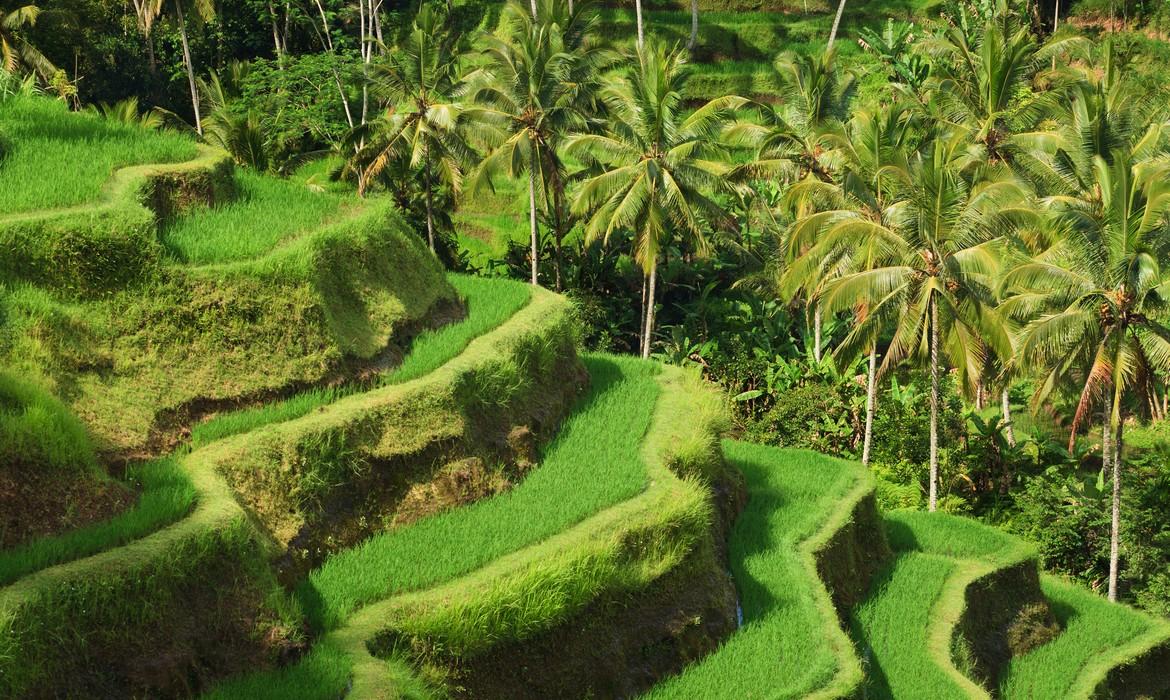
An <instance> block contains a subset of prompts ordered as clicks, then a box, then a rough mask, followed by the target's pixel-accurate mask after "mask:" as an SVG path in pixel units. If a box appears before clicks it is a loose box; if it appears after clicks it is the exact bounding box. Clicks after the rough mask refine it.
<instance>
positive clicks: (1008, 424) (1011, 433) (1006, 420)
mask: <svg viewBox="0 0 1170 700" xmlns="http://www.w3.org/2000/svg"><path fill="white" fill-rule="evenodd" d="M1002 399H1003V430H1004V432H1005V433H1007V442H1008V444H1009V445H1011V446H1012V447H1015V446H1016V429H1015V427H1014V426H1012V401H1011V397H1010V396H1008V388H1007V387H1006V386H1005V387H1004V388H1003V395H1002Z"/></svg>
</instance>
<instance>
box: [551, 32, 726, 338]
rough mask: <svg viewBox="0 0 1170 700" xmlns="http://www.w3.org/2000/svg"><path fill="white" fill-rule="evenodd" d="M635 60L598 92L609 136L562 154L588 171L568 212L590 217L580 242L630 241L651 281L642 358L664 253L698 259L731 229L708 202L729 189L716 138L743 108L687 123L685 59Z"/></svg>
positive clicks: (660, 49)
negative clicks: (676, 247)
mask: <svg viewBox="0 0 1170 700" xmlns="http://www.w3.org/2000/svg"><path fill="white" fill-rule="evenodd" d="M637 59H638V60H637V64H636V65H634V66H630V67H629V68H627V69H626V71H625V72H624V74H622V75H621V76H620V77H619V78H617V79H616V80H615V81H614V82H613V83H612V84H611V85H609V86H608V87H606V89H605V90H604V92H603V94H602V97H603V99H604V100H605V103H606V105H607V107H608V108H609V112H610V117H611V119H610V123H609V128H608V129H607V132H606V133H604V134H580V135H576V136H573V137H571V138H570V139H569V140H568V141H567V142H566V151H567V152H568V153H570V154H572V155H574V156H577V157H579V158H581V159H582V160H583V161H584V162H585V163H586V164H587V165H589V166H592V167H593V168H594V172H595V174H593V175H592V176H591V177H588V178H587V179H585V180H584V181H583V182H582V183H581V186H580V188H579V190H578V193H577V198H576V200H575V201H574V203H573V211H574V213H577V214H581V215H585V214H590V217H589V220H588V222H587V224H586V228H585V234H586V238H587V239H589V240H595V239H598V238H601V239H604V240H606V241H608V239H609V238H610V236H611V235H612V234H613V233H614V232H623V231H632V232H633V234H634V237H635V258H636V259H637V261H638V262H639V263H640V264H641V265H642V269H643V272H644V273H645V275H646V276H647V278H648V281H649V282H648V284H649V287H648V299H647V304H646V314H645V317H646V323H645V328H644V331H643V337H642V343H641V352H642V356H643V357H649V356H650V346H651V338H652V337H653V334H654V298H655V294H656V283H657V277H658V263H659V259H660V257H661V254H662V251H663V250H664V249H665V248H666V247H667V246H669V245H670V244H671V243H672V242H673V241H674V240H676V238H677V239H685V240H686V241H687V242H688V243H690V245H692V246H693V247H694V249H696V250H698V251H699V252H704V251H705V250H706V248H707V246H708V238H707V227H709V226H720V225H724V224H727V223H728V222H727V215H726V213H725V212H724V211H723V209H721V208H720V206H719V205H718V204H717V203H716V202H715V201H714V200H712V199H711V197H710V193H714V192H717V191H719V190H720V189H722V188H724V187H727V179H726V176H727V174H728V173H729V172H730V171H731V165H730V161H729V157H728V154H727V152H726V151H725V150H724V149H723V148H722V147H721V145H720V143H719V141H718V136H719V134H720V132H721V131H722V130H723V129H724V128H725V126H726V125H727V124H729V123H730V122H731V120H732V119H733V118H734V110H735V109H737V108H739V107H741V106H742V105H744V104H745V103H746V100H744V99H743V98H740V97H734V96H727V97H721V98H717V99H714V100H711V101H710V102H708V103H706V104H705V105H703V106H701V107H699V108H698V109H697V110H695V111H694V112H692V113H691V114H690V115H689V116H684V113H683V106H684V105H683V96H682V89H683V86H684V84H685V81H686V75H687V73H686V57H685V52H684V51H679V50H673V51H672V50H668V49H667V48H665V47H664V46H662V45H661V44H659V43H657V42H649V43H647V44H646V45H645V46H644V47H643V48H642V49H641V50H640V51H638V55H637Z"/></svg>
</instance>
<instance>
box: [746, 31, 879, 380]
mask: <svg viewBox="0 0 1170 700" xmlns="http://www.w3.org/2000/svg"><path fill="white" fill-rule="evenodd" d="M835 64H836V61H835V53H834V52H833V51H827V52H825V54H823V55H821V56H800V55H791V54H782V55H780V56H778V57H777V58H776V60H775V61H774V63H773V68H774V69H775V71H776V80H777V84H778V85H779V88H780V90H779V94H780V97H781V100H780V102H779V104H768V105H760V106H759V111H760V119H759V123H758V124H757V123H752V122H747V121H743V122H739V123H737V124H735V125H734V126H732V127H731V128H730V129H728V134H727V138H728V140H729V141H731V142H733V143H736V144H738V145H743V146H749V147H752V148H753V149H754V150H755V151H756V157H755V158H754V159H753V160H752V161H751V162H750V163H748V164H746V165H745V166H742V167H740V168H738V169H737V171H736V177H746V178H764V177H780V178H783V179H786V180H790V181H792V180H803V179H806V178H815V179H816V180H819V181H822V182H825V183H832V182H833V181H834V177H835V172H834V171H835V168H836V160H837V151H838V148H839V147H840V144H841V130H842V121H843V120H845V119H846V118H847V117H848V115H849V108H850V105H851V104H852V102H853V97H854V95H855V93H856V81H855V80H854V78H853V75H852V74H850V73H846V74H844V75H843V76H842V75H841V74H840V73H838V71H837V70H836V65H835ZM793 201H800V202H802V203H803V204H807V203H808V201H809V200H793ZM808 213H810V212H809V210H808V209H807V208H800V209H798V210H797V211H796V212H795V214H796V216H797V217H801V216H804V215H807V214H808ZM810 245H812V241H811V240H809V239H806V238H801V237H798V238H793V239H791V240H790V241H789V245H788V246H787V249H788V252H789V254H790V255H791V256H793V258H795V257H796V256H799V255H800V254H802V253H803V252H804V251H805V250H807V248H808V247H809V246H810ZM807 282H808V285H807V286H805V287H804V288H803V292H804V294H805V298H806V299H807V300H808V306H809V308H810V310H811V311H812V316H813V319H812V325H813V356H814V357H815V358H816V359H817V361H818V362H819V361H820V360H821V357H822V354H823V353H822V338H821V335H822V333H821V328H822V310H821V305H820V303H819V302H818V299H819V296H820V292H821V287H822V286H823V282H824V279H823V278H821V277H815V278H813V277H810V278H809V279H808V280H807Z"/></svg>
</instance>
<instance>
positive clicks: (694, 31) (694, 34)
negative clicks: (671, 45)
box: [687, 0, 699, 58]
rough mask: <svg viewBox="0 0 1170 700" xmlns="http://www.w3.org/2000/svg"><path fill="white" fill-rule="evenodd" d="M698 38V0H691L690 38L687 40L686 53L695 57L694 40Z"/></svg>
mask: <svg viewBox="0 0 1170 700" xmlns="http://www.w3.org/2000/svg"><path fill="white" fill-rule="evenodd" d="M698 39H699V0H691V39H690V41H688V42H687V53H689V54H690V55H691V58H694V57H695V42H696V41H698Z"/></svg>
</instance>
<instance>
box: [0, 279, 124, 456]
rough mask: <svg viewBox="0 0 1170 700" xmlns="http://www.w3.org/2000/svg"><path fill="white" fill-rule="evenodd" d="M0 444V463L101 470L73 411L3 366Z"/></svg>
mask: <svg viewBox="0 0 1170 700" xmlns="http://www.w3.org/2000/svg"><path fill="white" fill-rule="evenodd" d="M0 291H2V290H0ZM0 318H2V317H0ZM0 445H3V446H4V452H3V454H0V469H10V468H13V467H15V468H16V469H18V470H19V469H37V470H40V471H46V472H48V471H53V472H59V473H63V474H95V475H104V472H103V471H102V470H101V467H100V466H99V465H98V461H97V454H96V453H95V452H94V448H93V443H92V442H90V438H89V435H88V434H87V433H86V431H85V426H84V425H83V424H82V423H81V421H80V420H78V419H77V416H75V415H73V413H71V412H70V411H69V409H68V408H66V407H65V404H63V403H61V401H60V400H58V399H57V398H56V397H54V396H53V395H52V394H50V393H49V392H47V391H45V390H44V389H42V388H40V387H39V386H36V385H35V384H32V383H30V382H27V381H25V380H22V379H20V378H18V377H17V376H16V375H14V374H11V373H9V372H5V371H0Z"/></svg>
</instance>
